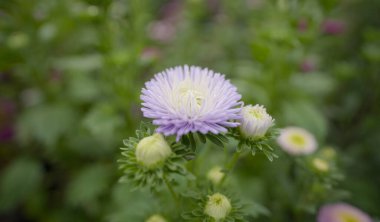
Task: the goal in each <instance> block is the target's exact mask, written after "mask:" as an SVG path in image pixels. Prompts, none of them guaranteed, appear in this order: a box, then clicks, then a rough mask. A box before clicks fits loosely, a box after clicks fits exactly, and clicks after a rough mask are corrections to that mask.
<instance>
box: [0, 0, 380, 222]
mask: <svg viewBox="0 0 380 222" xmlns="http://www.w3.org/2000/svg"><path fill="white" fill-rule="evenodd" d="M379 12H380V1H374V0H345V1H343V0H342V1H340V0H319V1H317V0H277V1H274V0H236V1H233V0H219V1H218V0H188V1H181V0H38V1H37V0H30V1H25V0H9V1H5V0H3V1H0V140H1V144H0V174H1V178H0V221H4V222H15V221H41V222H45V221H46V222H47V221H49V222H50V221H52V222H53V221H115V222H119V221H120V222H121V221H140V219H136V218H137V217H134V216H131V215H133V214H136V212H137V213H139V214H143V212H145V210H146V208H148V209H151V204H155V205H157V207H159V206H160V204H159V203H154V201H152V200H150V199H149V196H147V194H145V193H140V194H139V193H131V192H130V191H129V188H128V187H126V186H125V185H123V184H120V183H117V180H118V178H119V176H120V172H119V171H118V170H117V163H116V159H117V158H118V157H119V147H120V146H122V140H123V139H124V138H127V137H129V136H132V135H133V133H134V131H135V129H136V128H137V126H138V124H139V122H140V120H141V119H142V116H141V112H140V100H139V94H140V90H141V88H142V87H143V84H144V82H145V81H146V80H148V79H149V78H151V77H152V76H153V74H154V73H156V72H158V71H161V70H163V69H164V68H168V67H171V66H175V65H182V64H191V65H192V64H194V65H200V66H203V67H209V68H210V69H213V70H215V71H218V72H221V73H224V74H226V75H227V77H228V78H230V79H231V80H232V82H233V83H234V84H235V85H236V86H237V87H238V89H239V92H240V93H241V94H242V95H243V100H244V101H245V102H246V103H253V104H256V103H259V104H263V105H265V106H266V107H267V109H268V111H269V112H270V113H271V114H272V115H273V117H274V118H275V119H276V123H277V126H278V127H285V126H289V125H296V126H300V127H304V128H306V129H308V130H309V131H310V132H312V133H313V134H314V135H315V136H316V137H317V139H318V142H319V144H320V147H325V146H330V147H333V149H334V150H335V151H336V158H337V163H338V168H339V169H340V172H341V173H342V174H343V175H344V179H343V180H341V182H340V183H339V184H338V185H337V186H336V187H337V189H339V190H340V191H339V192H341V194H342V195H338V196H339V199H333V198H334V197H333V196H334V195H328V197H323V198H321V199H318V198H317V199H315V198H314V199H313V200H310V198H308V195H309V193H310V192H312V191H310V190H308V189H306V191H305V190H303V191H301V190H299V189H300V188H299V186H297V184H296V182H294V181H293V179H294V178H293V177H292V176H287V175H286V173H285V171H284V166H288V165H289V157H287V156H286V155H281V151H277V153H279V154H280V158H279V159H278V160H275V161H274V162H273V163H270V162H269V161H268V160H266V158H264V157H256V158H251V159H247V160H245V161H242V162H241V163H239V165H238V166H237V167H238V168H239V172H240V173H239V174H238V175H237V176H236V181H238V182H237V184H238V186H237V187H239V188H240V191H238V192H241V193H245V194H246V196H248V197H249V198H251V199H254V200H255V201H256V202H258V203H260V204H262V205H264V206H265V207H267V208H268V210H269V211H270V212H271V214H270V215H269V216H265V215H263V216H260V217H258V218H257V219H256V221H279V222H281V221H299V222H301V221H315V214H316V209H317V208H318V207H319V206H320V205H321V204H323V203H325V202H328V201H338V200H339V201H345V202H348V203H351V204H353V205H355V206H357V207H359V208H360V209H362V210H363V211H365V212H367V213H368V214H370V215H371V216H373V217H375V218H376V217H379V216H380V208H379V206H380V177H379V169H380V153H379V152H380V151H379V144H380V105H379V103H380V13H379ZM214 152H215V153H217V152H218V150H214ZM215 156H218V155H215ZM206 162H207V161H206ZM211 162H212V161H211ZM285 168H286V167H285ZM335 192H338V190H335ZM319 196H323V195H322V194H320V195H319V194H318V195H317V197H319ZM330 197H331V198H332V199H329V198H330ZM308 204H311V207H309V208H308ZM161 207H162V206H161ZM304 208H306V209H304ZM300 209H301V210H300ZM303 209H304V210H303ZM300 212H301V213H300ZM168 214H169V215H170V212H169V213H168ZM140 216H141V215H140ZM145 216H146V215H145ZM142 217H144V216H141V217H140V218H142ZM133 218H134V219H133ZM141 221H143V220H142V219H141Z"/></svg>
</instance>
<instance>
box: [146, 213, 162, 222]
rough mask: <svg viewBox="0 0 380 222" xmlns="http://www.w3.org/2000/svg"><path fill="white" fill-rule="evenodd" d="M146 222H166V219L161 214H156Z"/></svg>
mask: <svg viewBox="0 0 380 222" xmlns="http://www.w3.org/2000/svg"><path fill="white" fill-rule="evenodd" d="M145 222H166V220H165V218H164V217H163V216H161V215H159V214H154V215H152V216H151V217H149V218H148V219H147V220H146V221H145Z"/></svg>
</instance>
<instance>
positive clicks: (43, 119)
mask: <svg viewBox="0 0 380 222" xmlns="http://www.w3.org/2000/svg"><path fill="white" fill-rule="evenodd" d="M75 116H76V115H75V113H74V110H73V109H72V108H71V107H69V106H68V105H66V104H52V105H41V106H38V107H34V108H31V109H30V110H26V111H25V113H23V114H22V116H21V117H20V119H19V121H18V138H19V139H20V141H21V142H22V143H23V144H27V143H30V142H31V141H32V140H33V139H35V140H37V141H39V142H41V143H43V144H44V145H45V147H46V148H47V149H53V148H54V144H55V143H56V142H57V140H58V139H59V138H60V137H61V136H62V135H63V134H64V133H65V132H67V131H68V130H69V129H70V128H71V127H73V126H74V123H75V119H76V117H75Z"/></svg>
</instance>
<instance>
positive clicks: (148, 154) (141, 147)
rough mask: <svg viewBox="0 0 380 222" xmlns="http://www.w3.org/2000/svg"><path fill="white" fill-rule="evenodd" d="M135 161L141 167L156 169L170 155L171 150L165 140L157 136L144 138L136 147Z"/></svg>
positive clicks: (157, 134) (159, 135)
mask: <svg viewBox="0 0 380 222" xmlns="http://www.w3.org/2000/svg"><path fill="white" fill-rule="evenodd" d="M135 154H136V159H137V162H139V163H140V164H141V165H142V166H145V167H147V168H156V167H157V166H159V165H160V164H162V163H164V162H165V160H166V159H167V158H168V157H169V156H170V155H171V154H172V150H171V148H170V146H169V144H168V143H167V142H166V140H165V138H164V137H163V136H162V135H161V134H159V133H156V134H153V135H152V136H148V137H145V138H144V139H142V140H140V142H139V143H138V144H137V147H136V151H135Z"/></svg>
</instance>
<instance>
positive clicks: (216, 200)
mask: <svg viewBox="0 0 380 222" xmlns="http://www.w3.org/2000/svg"><path fill="white" fill-rule="evenodd" d="M231 209H232V206H231V203H230V200H229V199H228V198H227V197H226V196H224V195H223V194H220V193H215V194H213V195H211V196H209V197H208V200H207V203H206V206H205V209H204V213H205V214H206V215H208V216H210V217H212V218H214V219H215V221H221V220H222V219H224V218H225V217H227V216H228V214H229V213H230V211H231Z"/></svg>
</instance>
